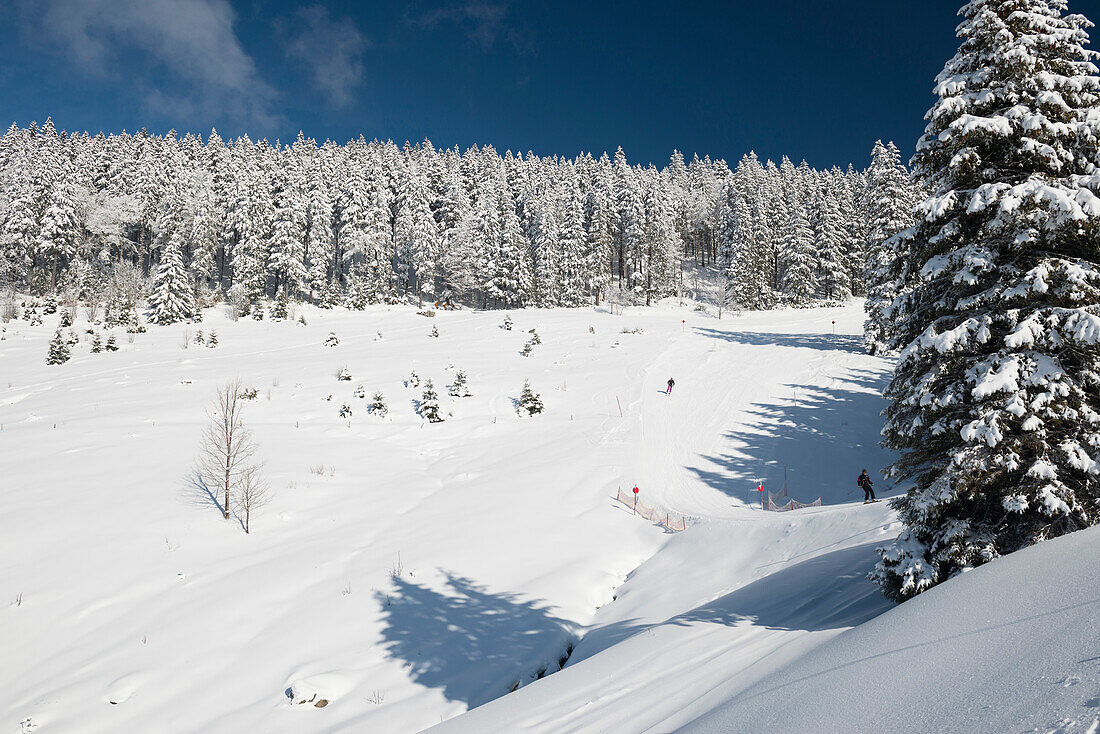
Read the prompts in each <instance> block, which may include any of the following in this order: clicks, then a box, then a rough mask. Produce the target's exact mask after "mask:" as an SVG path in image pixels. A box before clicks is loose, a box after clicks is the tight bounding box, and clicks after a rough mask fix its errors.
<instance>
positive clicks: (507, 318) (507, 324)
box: [500, 314, 512, 331]
mask: <svg viewBox="0 0 1100 734" xmlns="http://www.w3.org/2000/svg"><path fill="white" fill-rule="evenodd" d="M500 328H502V329H504V330H505V331H511V330H512V317H511V316H509V315H508V314H505V315H504V323H502V324H501V325H500Z"/></svg>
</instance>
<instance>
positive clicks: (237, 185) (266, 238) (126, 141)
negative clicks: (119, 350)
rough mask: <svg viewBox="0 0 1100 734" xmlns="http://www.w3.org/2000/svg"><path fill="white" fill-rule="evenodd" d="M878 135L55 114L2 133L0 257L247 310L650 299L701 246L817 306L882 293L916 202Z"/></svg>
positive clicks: (182, 300)
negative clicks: (205, 124)
mask: <svg viewBox="0 0 1100 734" xmlns="http://www.w3.org/2000/svg"><path fill="white" fill-rule="evenodd" d="M874 156H875V161H873V163H872V165H871V167H870V168H869V169H867V170H864V171H858V170H856V169H854V168H853V167H852V166H849V167H848V168H847V170H841V169H839V168H833V169H831V170H823V171H819V170H814V169H812V168H811V167H810V166H809V165H808V164H806V163H805V162H803V163H802V164H800V165H798V166H796V165H794V164H793V163H792V162H791V161H790V160H789V159H787V158H783V159H782V160H781V161H780V163H778V164H776V163H773V162H772V161H764V162H762V161H760V160H758V159H757V158H756V156H755V155H753V154H749V155H746V156H745V157H744V158H743V159H742V160H741V161H740V162H739V163H738V164H737V166H736V167H735V168H733V169H731V168H730V167H729V166H728V165H727V164H726V162H725V161H722V160H717V161H714V160H711V159H710V158H703V159H700V158H698V157H695V158H693V159H692V160H691V161H690V162H685V160H684V158H683V156H682V155H681V154H680V153H679V152H674V153H673V155H672V156H671V158H670V161H669V163H668V164H667V165H666V166H665V167H664V168H661V169H657V168H656V167H655V166H653V165H652V164H651V165H648V166H640V165H631V164H629V163H628V161H627V158H626V155H625V154H624V153H623V151H622V150H621V149H619V150H618V151H616V153H615V154H614V155H613V156H608V155H607V154H603V155H601V156H599V157H598V158H596V157H593V156H592V155H590V154H584V155H579V156H577V157H575V158H572V159H566V158H559V157H539V156H536V155H533V154H531V153H528V154H526V155H513V154H512V153H511V152H507V153H505V154H504V155H500V154H498V153H497V151H496V150H495V149H494V148H493V147H492V146H484V147H480V148H479V147H476V146H475V147H471V148H469V149H467V150H466V151H465V152H462V153H460V152H459V150H458V149H457V148H450V149H437V148H435V147H434V146H433V145H432V144H431V143H430V142H429V141H424V142H422V143H420V144H417V145H411V144H409V143H406V144H405V145H404V146H401V147H399V146H397V145H395V144H394V143H392V142H389V141H387V142H380V141H377V140H374V141H370V142H368V141H366V140H365V139H363V138H360V139H358V140H355V141H351V142H349V143H347V144H345V145H338V144H336V143H333V142H332V141H325V142H324V143H323V144H320V145H319V144H318V143H317V142H316V141H314V140H312V139H309V138H306V137H305V136H304V135H302V134H299V135H298V137H297V139H296V140H295V141H294V142H293V143H292V144H290V145H283V144H280V143H279V142H276V143H274V144H271V143H269V142H268V141H266V140H260V141H258V142H253V141H252V140H250V139H249V138H248V137H241V138H237V139H236V140H232V141H224V140H223V139H222V138H221V137H220V136H219V135H218V133H217V132H216V131H212V132H211V134H210V135H209V136H208V137H207V138H206V140H205V141H204V140H203V139H202V138H201V137H199V136H197V135H193V134H187V135H184V136H182V137H180V136H178V135H177V134H176V133H175V132H169V133H168V134H166V135H164V136H156V135H152V134H149V133H148V132H145V131H142V132H140V133H138V134H127V133H121V134H110V135H106V134H102V133H100V134H97V135H94V136H91V135H88V134H87V133H81V134H71V133H66V132H63V131H62V132H59V131H57V130H56V129H55V128H54V126H53V123H52V122H51V121H50V120H47V121H46V123H45V124H43V125H41V126H38V125H35V124H31V125H30V126H28V127H26V128H20V127H18V126H16V125H12V127H11V128H10V129H9V130H8V131H7V133H6V134H5V135H4V136H3V137H2V138H0V215H2V219H0V273H3V277H4V278H5V279H6V280H7V282H8V284H9V285H10V286H13V287H15V288H25V289H28V290H29V291H30V292H33V293H37V294H44V293H59V292H64V293H67V294H69V296H70V297H71V298H86V299H97V298H99V297H100V296H101V295H102V293H103V292H104V290H105V289H106V290H108V291H110V292H111V293H116V292H124V293H125V298H126V299H127V304H128V305H127V306H126V308H129V307H130V306H132V304H131V303H130V302H131V301H133V300H134V299H135V298H140V297H141V296H142V293H138V294H136V295H135V289H137V290H139V291H140V290H141V287H140V286H141V285H142V279H149V278H152V279H153V280H152V283H151V284H150V283H148V282H145V283H144V293H143V295H144V296H145V297H147V298H148V299H149V305H150V307H151V311H152V313H153V317H154V319H155V320H157V321H160V322H165V323H170V322H172V321H175V320H179V319H181V318H186V317H187V316H188V315H190V313H191V312H192V311H193V310H194V309H196V308H198V307H201V306H203V305H209V304H210V303H212V302H214V301H216V300H218V299H222V298H224V299H228V300H229V301H231V302H232V303H234V304H235V305H237V306H238V308H239V309H240V310H241V311H242V312H245V311H247V310H248V309H249V308H251V307H253V306H254V305H256V304H259V303H261V302H262V301H263V300H265V299H281V300H287V301H291V300H301V301H309V302H313V303H317V304H320V305H322V306H336V305H343V306H347V307H350V308H363V307H364V306H366V305H367V304H371V303H383V302H397V301H402V300H415V301H417V302H421V301H423V300H424V299H429V300H432V301H445V302H453V303H464V304H467V305H470V306H476V307H482V308H493V307H501V308H512V307H519V306H528V305H531V306H580V305H586V304H592V303H594V304H599V303H600V302H601V301H603V300H606V299H615V300H629V301H631V302H634V303H646V304H649V303H652V302H653V301H654V300H655V299H659V298H663V297H666V296H668V295H673V294H682V293H684V291H685V290H691V288H692V287H693V286H692V284H691V283H687V282H685V275H684V273H685V266H686V265H687V264H689V263H694V264H695V265H697V266H698V267H699V268H701V269H703V270H705V271H706V272H709V273H711V274H713V275H717V277H718V279H719V280H720V281H721V288H720V290H719V294H720V295H719V298H720V299H721V300H722V301H723V303H728V304H729V305H736V306H738V307H740V308H746V309H757V308H770V307H773V306H776V305H783V304H785V305H796V306H804V305H811V304H812V303H815V302H817V301H819V300H821V299H834V300H835V299H843V298H846V297H848V296H850V295H852V294H857V295H863V294H865V293H866V292H867V283H868V270H867V263H868V261H869V260H874V259H876V257H877V256H876V254H875V253H876V252H878V251H879V250H880V249H881V243H882V241H883V240H884V239H885V235H888V234H893V232H884V231H882V227H880V226H878V225H876V217H877V216H878V215H879V213H881V211H882V209H883V199H884V197H885V198H887V199H889V198H891V197H898V198H899V200H900V201H902V203H901V204H898V206H901V207H903V208H904V207H906V206H911V202H909V201H908V200H907V199H906V198H905V197H911V196H912V191H913V185H912V181H911V179H910V178H909V176H908V174H907V173H906V172H905V170H904V167H902V166H901V164H900V163H899V162H898V161H897V152H896V148H894V147H893V145H892V144H891V145H890V146H883V145H881V144H877V145H876V148H875V151H874ZM891 156H893V158H891ZM887 174H888V175H887ZM884 176H887V177H889V176H893V177H895V178H896V180H893V187H890V186H886V185H885V184H884V178H883V177H884ZM116 281H120V282H116ZM135 282H136V283H137V285H135ZM108 310H110V309H108ZM116 310H117V309H116Z"/></svg>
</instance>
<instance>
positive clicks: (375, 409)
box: [367, 392, 390, 418]
mask: <svg viewBox="0 0 1100 734" xmlns="http://www.w3.org/2000/svg"><path fill="white" fill-rule="evenodd" d="M389 410H390V409H389V408H388V407H386V399H385V398H384V397H383V396H382V393H381V392H376V393H375V394H374V396H373V397H372V398H371V404H370V405H368V406H367V412H369V413H370V414H371V415H376V416H378V417H379V418H385V417H386V413H388V412H389Z"/></svg>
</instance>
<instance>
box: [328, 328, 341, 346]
mask: <svg viewBox="0 0 1100 734" xmlns="http://www.w3.org/2000/svg"><path fill="white" fill-rule="evenodd" d="M339 343H340V340H339V339H337V338H336V332H335V331H330V332H329V333H328V336H327V337H325V346H326V347H335V346H336V345H338V344H339Z"/></svg>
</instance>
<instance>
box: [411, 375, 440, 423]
mask: <svg viewBox="0 0 1100 734" xmlns="http://www.w3.org/2000/svg"><path fill="white" fill-rule="evenodd" d="M417 411H418V412H419V413H420V417H421V418H424V419H425V420H427V421H428V422H429V423H442V422H443V415H442V414H441V413H440V412H439V395H438V394H437V393H436V391H435V387H433V386H432V381H431V380H425V381H424V392H423V393H421V395H420V403H419V405H418V407H417Z"/></svg>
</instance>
